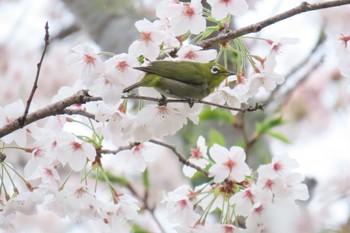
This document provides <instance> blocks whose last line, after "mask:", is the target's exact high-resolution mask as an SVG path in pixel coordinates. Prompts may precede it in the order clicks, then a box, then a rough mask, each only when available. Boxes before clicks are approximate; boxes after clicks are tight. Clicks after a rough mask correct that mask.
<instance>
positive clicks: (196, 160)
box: [182, 136, 209, 177]
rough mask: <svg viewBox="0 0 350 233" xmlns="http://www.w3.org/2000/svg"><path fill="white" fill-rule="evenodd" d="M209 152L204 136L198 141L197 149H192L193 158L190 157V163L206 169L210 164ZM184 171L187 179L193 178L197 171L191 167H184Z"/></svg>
mask: <svg viewBox="0 0 350 233" xmlns="http://www.w3.org/2000/svg"><path fill="white" fill-rule="evenodd" d="M207 151H208V147H207V146H206V145H205V138H204V137H203V136H199V138H198V140H197V147H196V148H194V149H191V156H190V157H189V159H188V161H189V162H191V163H192V164H195V165H197V166H199V167H201V168H205V166H206V165H207V164H208V163H209V162H208V160H209V158H208V155H207ZM182 171H183V173H184V174H185V176H187V177H192V176H193V175H194V174H195V173H196V169H194V168H192V167H189V166H184V167H183V169H182Z"/></svg>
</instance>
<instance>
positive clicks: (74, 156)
mask: <svg viewBox="0 0 350 233" xmlns="http://www.w3.org/2000/svg"><path fill="white" fill-rule="evenodd" d="M62 139H63V138H58V142H56V143H55V144H56V145H58V146H59V147H60V150H63V148H64V153H59V154H57V160H58V161H60V162H61V163H62V164H63V165H65V164H66V163H68V164H69V166H70V167H71V168H72V169H73V170H74V171H80V170H82V169H83V168H84V166H85V163H86V160H87V159H89V160H90V161H94V159H95V155H96V151H95V148H94V147H93V146H92V145H91V144H89V143H86V142H81V141H79V140H77V139H75V138H74V137H73V136H71V135H70V136H67V137H66V138H64V139H63V140H62Z"/></svg>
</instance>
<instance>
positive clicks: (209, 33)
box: [201, 26, 219, 39]
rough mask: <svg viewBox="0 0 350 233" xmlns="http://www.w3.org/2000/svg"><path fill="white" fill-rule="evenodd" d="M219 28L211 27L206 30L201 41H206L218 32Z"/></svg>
mask: <svg viewBox="0 0 350 233" xmlns="http://www.w3.org/2000/svg"><path fill="white" fill-rule="evenodd" d="M218 30H219V28H218V27H217V26H210V27H207V28H206V29H205V31H204V32H203V33H202V37H201V39H205V38H207V37H208V36H210V35H211V34H212V33H213V32H215V31H218Z"/></svg>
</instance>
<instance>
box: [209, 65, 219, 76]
mask: <svg viewBox="0 0 350 233" xmlns="http://www.w3.org/2000/svg"><path fill="white" fill-rule="evenodd" d="M210 71H211V72H212V73H213V74H217V73H219V68H218V67H217V66H213V67H212V68H211V70H210Z"/></svg>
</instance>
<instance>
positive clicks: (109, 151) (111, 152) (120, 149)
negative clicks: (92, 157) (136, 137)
mask: <svg viewBox="0 0 350 233" xmlns="http://www.w3.org/2000/svg"><path fill="white" fill-rule="evenodd" d="M138 145H140V142H131V143H130V144H129V145H127V146H120V147H119V148H118V149H116V150H106V149H101V150H100V153H101V154H114V155H115V154H118V153H119V152H121V151H123V150H131V149H132V148H133V147H135V146H138Z"/></svg>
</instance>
